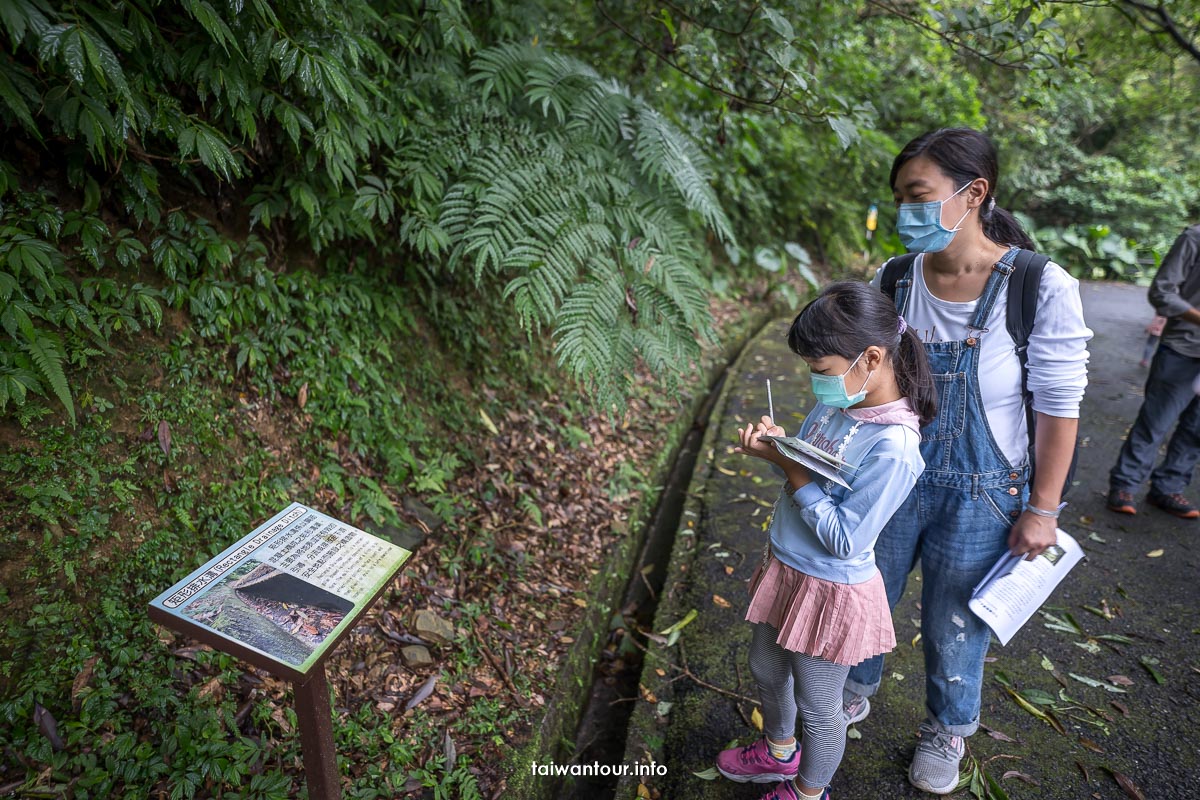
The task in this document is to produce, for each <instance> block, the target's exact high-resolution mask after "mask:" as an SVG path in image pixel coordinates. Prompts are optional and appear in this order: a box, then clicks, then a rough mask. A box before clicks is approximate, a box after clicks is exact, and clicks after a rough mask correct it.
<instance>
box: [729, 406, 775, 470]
mask: <svg viewBox="0 0 1200 800" xmlns="http://www.w3.org/2000/svg"><path fill="white" fill-rule="evenodd" d="M785 435H786V434H785V433H784V430H783V428H782V427H780V426H779V425H776V424H774V423H773V422H772V421H771V418H770V417H768V416H766V415H765V414H764V415H763V417H762V420H761V421H760V422H758V423H757V424H755V425H750V424H749V423H747V424H746V427H745V428H738V439H739V440H740V441H741V444H740V445H739V446H738V447H735V448H733V451H734V452H735V453H741V454H743V455H747V456H755V457H756V458H761V459H763V460H764V461H771V462H774V463H776V464H778V463H780V462H779V459H780V458H781V456H780V455H779V451H778V450H776V449H775V445H773V444H771V443H770V442H764V441H762V440H761V438H760V437H762V436H785Z"/></svg>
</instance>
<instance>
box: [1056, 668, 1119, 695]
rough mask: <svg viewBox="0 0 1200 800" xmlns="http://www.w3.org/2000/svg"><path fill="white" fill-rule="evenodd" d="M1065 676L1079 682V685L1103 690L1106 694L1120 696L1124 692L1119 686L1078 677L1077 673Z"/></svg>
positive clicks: (1084, 676)
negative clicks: (1112, 693) (1110, 693)
mask: <svg viewBox="0 0 1200 800" xmlns="http://www.w3.org/2000/svg"><path fill="white" fill-rule="evenodd" d="M1067 674H1068V675H1070V676H1071V677H1072V678H1074V679H1075V680H1077V681H1079V682H1080V683H1083V684H1086V685H1088V686H1091V687H1094V688H1098V689H1104V690H1105V691H1108V692H1120V693H1122V694H1123V693H1124V692H1125V690H1124V689H1122V688H1121V687H1120V686H1113V685H1112V684H1111V683H1108V682H1107V681H1099V680H1096V679H1095V678H1089V677H1088V676H1087V675H1079V674H1078V673H1075V672H1068V673H1067Z"/></svg>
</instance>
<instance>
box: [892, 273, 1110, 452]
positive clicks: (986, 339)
mask: <svg viewBox="0 0 1200 800" xmlns="http://www.w3.org/2000/svg"><path fill="white" fill-rule="evenodd" d="M924 261H925V256H924V255H923V254H922V255H919V256H917V260H916V262H915V263H914V264H913V285H912V287H911V288H910V290H909V300H908V309H907V310H905V311H904V319H905V321H906V322H908V325H909V327H911V328H913V329H914V330H915V331H916V332H917V335H918V336H920V337H921V339H922V340H923V341H925V342H947V341H956V340H961V339H966V338H967V337H968V336H971V335H975V336H977V338H978V339H979V342H980V343H979V348H980V350H979V391H980V394H981V396H982V397H983V405H984V408H986V409H987V421H988V426H989V427H990V428H991V430H992V435H993V436H994V437H995V439H996V444H997V445H998V446H999V447H1000V451H1001V452H1002V453H1004V456H1005V457H1006V458H1007V459H1008V461H1009V463H1010V464H1012V465H1013V466H1014V467H1017V466H1020V465H1022V464H1024V463H1025V462H1026V460H1027V458H1028V449H1029V432H1028V430H1027V426H1026V422H1025V408H1024V400H1023V398H1022V396H1021V360H1020V358H1019V357H1018V356H1017V351H1016V345H1015V344H1014V342H1013V340H1012V337H1011V336H1009V335H1008V328H1007V326H1006V319H1007V317H1006V315H1007V311H1008V289H1007V287H1005V288H1004V289H1002V290H1001V292H1000V295H999V296H998V297H997V298H996V302H995V304H994V305H993V306H992V314H991V316H990V317H989V318H988V320H987V322H986V323H985V326H984V327H986V328H987V329H988V330H987V332H986V333H982V334H980V333H979V332H978V331H975V332H968V327H967V325H968V323H969V322H971V320H972V319H973V318H974V316H975V309H976V306H977V304H978V303H979V300H978V299H976V300H971V301H969V302H965V303H956V302H950V301H948V300H942V299H940V298H938V297H935V296H934V295H933V293H932V292H930V291H929V288H928V287H927V286H926V284H925V275H924ZM882 274H883V269H882V268H880V270H879V271H878V272H876V273H875V279H874V280H873V281H871V284H872V285H873V286H875V287H876V288H878V287H879V285H880V280H881V277H882ZM1091 338H1092V331H1091V330H1090V329H1089V328H1088V327H1087V325H1086V324H1085V323H1084V321H1083V303H1082V301H1081V300H1080V299H1079V281H1077V280H1075V279H1074V278H1072V277H1071V276H1070V275H1069V274H1068V273H1067V271H1066V270H1064V269H1063V268H1062V267H1060V266H1059V265H1058V264H1055V263H1054V262H1053V261H1052V262H1050V263H1049V264H1047V265H1046V269H1045V271H1044V272H1043V273H1042V282H1041V286H1040V287H1039V289H1038V303H1037V315H1036V316H1035V317H1034V323H1033V331H1032V332H1031V334H1030V336H1029V349H1028V350H1027V351H1026V352H1027V354H1028V357H1029V360H1028V365H1029V389H1030V391H1031V392H1032V393H1033V410H1034V411H1039V412H1041V413H1043V414H1048V415H1050V416H1052V417H1067V418H1076V419H1077V418H1078V417H1079V404H1080V401H1082V400H1083V391H1084V389H1085V388H1087V362H1088V351H1087V342H1088V340H1089V339H1091Z"/></svg>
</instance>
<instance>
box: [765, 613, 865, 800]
mask: <svg viewBox="0 0 1200 800" xmlns="http://www.w3.org/2000/svg"><path fill="white" fill-rule="evenodd" d="M778 636H779V631H777V630H776V629H775V628H774V626H772V625H768V624H767V623H765V622H759V623H756V624H755V625H754V638H753V640H751V642H750V673H751V674H752V675H754V680H755V681H756V682H757V683H758V696H759V699H760V700H762V716H763V732H764V733H766V734H767V736H768V737H769V738H771V739H772V740H774V741H777V742H778V741H782V740H784V739H787V738H789V737H791V736H794V735H795V732H796V712H797V707H798V708H799V712H800V725H801V729H802V734H801V736H800V748H801V752H800V772H799V773H798V774H797V776H796V783H798V784H800V785H801V786H811V787H820V786H828V785H829V782H830V781H831V780H832V779H833V773H835V772H837V768H838V765H839V764H841V763H842V754H843V753H844V752H845V750H846V718H845V717H844V716H842V684H844V683H845V682H846V675H847V673H849V672H850V667H843V666H842V665H841V664H834V663H833V662H832V661H826V660H825V659H823V658H817V657H815V656H808V655H805V654H804V653H795V652H792V651H791V650H785V649H783V648H782V647H780V646H779V645H778V644H776V643H775V639H776V637H778Z"/></svg>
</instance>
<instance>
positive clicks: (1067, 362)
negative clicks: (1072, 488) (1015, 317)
mask: <svg viewBox="0 0 1200 800" xmlns="http://www.w3.org/2000/svg"><path fill="white" fill-rule="evenodd" d="M1091 336H1092V332H1091V331H1090V330H1089V329H1088V327H1087V325H1086V324H1085V322H1084V319H1083V303H1082V302H1081V301H1080V297H1079V282H1078V281H1077V280H1075V279H1074V278H1072V277H1071V276H1070V275H1068V274H1067V273H1066V271H1064V270H1063V268H1062V267H1060V266H1058V265H1057V264H1051V265H1048V266H1047V267H1046V271H1045V272H1044V273H1043V274H1042V284H1041V287H1040V288H1039V290H1038V310H1037V317H1036V318H1035V321H1034V328H1033V331H1032V333H1031V334H1030V336H1029V349H1028V351H1027V353H1028V356H1029V361H1028V365H1027V366H1028V369H1029V376H1028V377H1029V383H1028V385H1029V390H1030V392H1032V393H1033V411H1034V413H1035V415H1036V421H1035V426H1036V431H1030V435H1032V436H1034V454H1033V459H1034V464H1035V465H1036V469H1035V470H1034V473H1035V474H1034V477H1033V485H1032V486H1031V487H1030V492H1029V502H1028V504H1029V505H1030V506H1033V507H1034V508H1036V509H1040V510H1042V511H1047V512H1050V513H1056V512H1057V511H1058V506H1059V503H1061V502H1062V490H1063V484H1064V483H1065V482H1066V479H1067V472H1068V471H1069V470H1070V468H1071V458H1072V457H1073V455H1074V453H1075V437H1076V434H1077V433H1078V431H1079V405H1080V403H1081V402H1082V401H1083V392H1084V389H1086V388H1087V362H1088V351H1087V343H1088V340H1089V339H1090V338H1091ZM1057 527H1058V524H1057V520H1056V519H1054V518H1052V517H1047V516H1039V515H1038V514H1035V513H1034V512H1031V511H1024V512H1022V514H1021V515H1020V516H1019V517H1018V518H1017V521H1016V522H1015V523H1014V524H1013V527H1012V530H1011V531H1010V533H1009V537H1008V546H1009V551H1010V552H1012V553H1014V554H1021V553H1025V554H1027V557H1029V558H1033V557H1034V556H1036V555H1038V554H1039V553H1041V552H1042V551H1043V550H1045V549H1046V548H1047V547H1049V546H1050V545H1052V544H1054V542H1055V540H1056V536H1055V529H1056V528H1057Z"/></svg>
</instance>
